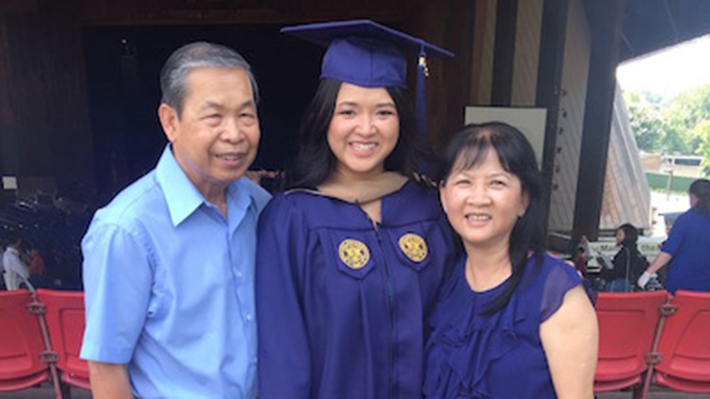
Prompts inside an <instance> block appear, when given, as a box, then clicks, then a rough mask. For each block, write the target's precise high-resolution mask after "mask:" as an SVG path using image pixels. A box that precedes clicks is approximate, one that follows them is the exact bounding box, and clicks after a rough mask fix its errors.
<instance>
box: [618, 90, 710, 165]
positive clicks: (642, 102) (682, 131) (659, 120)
mask: <svg viewBox="0 0 710 399" xmlns="http://www.w3.org/2000/svg"><path fill="white" fill-rule="evenodd" d="M624 100H625V102H626V107H627V109H628V112H629V122H630V124H631V128H632V130H633V131H634V135H635V136H636V143H637V145H638V147H639V149H640V150H642V151H646V152H661V153H664V154H680V155H695V154H698V155H702V156H703V166H704V168H705V171H706V174H707V173H709V172H710V84H707V85H705V86H701V87H699V88H696V89H693V90H690V91H686V92H683V93H680V94H679V95H677V96H675V97H674V98H671V99H664V98H662V97H660V96H658V95H654V94H652V93H648V92H628V93H624Z"/></svg>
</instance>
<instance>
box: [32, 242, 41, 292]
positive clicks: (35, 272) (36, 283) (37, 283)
mask: <svg viewBox="0 0 710 399" xmlns="http://www.w3.org/2000/svg"><path fill="white" fill-rule="evenodd" d="M28 257H29V272H30V283H32V286H33V287H35V288H40V287H42V286H43V285H44V257H42V254H41V253H40V251H39V249H38V248H37V247H35V246H33V247H32V249H30V250H29V251H28Z"/></svg>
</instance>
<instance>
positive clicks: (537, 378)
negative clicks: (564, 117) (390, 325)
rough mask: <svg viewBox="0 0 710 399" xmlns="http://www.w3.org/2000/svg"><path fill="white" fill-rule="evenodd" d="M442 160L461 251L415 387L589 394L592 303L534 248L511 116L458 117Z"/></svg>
mask: <svg viewBox="0 0 710 399" xmlns="http://www.w3.org/2000/svg"><path fill="white" fill-rule="evenodd" d="M442 162H443V164H442V167H441V172H440V180H439V181H440V188H439V192H440V196H441V202H442V205H443V207H444V211H445V212H446V214H447V217H448V219H449V222H450V223H451V225H452V227H453V228H454V230H455V231H456V232H457V233H458V234H459V236H461V239H462V240H463V245H464V248H465V254H464V255H463V256H462V257H461V258H460V259H459V260H458V261H457V262H456V269H455V271H454V273H453V277H452V278H451V280H450V281H448V282H447V283H446V285H444V287H443V288H442V292H441V295H440V298H439V303H438V306H437V308H436V311H435V312H434V314H433V316H432V317H431V319H430V324H431V328H432V329H433V331H432V334H431V337H430V339H429V342H428V343H427V346H426V378H425V383H424V393H425V395H426V397H427V398H430V399H444V398H463V397H466V398H471V397H474V398H479V397H481V398H483V397H485V398H516V399H525V398H530V399H546V398H556V397H560V398H577V399H591V398H593V397H594V392H593V391H594V372H595V368H596V361H597V348H598V328H597V321H596V314H595V311H594V307H593V306H592V302H591V301H590V298H589V296H588V293H587V291H585V289H584V288H583V279H582V277H581V276H580V275H579V274H578V273H577V270H575V268H573V267H572V266H570V265H569V264H567V263H565V262H563V261H561V260H559V259H556V258H553V257H552V256H550V255H547V254H546V253H545V252H544V251H543V248H542V240H543V238H544V235H543V234H542V233H541V218H542V215H543V211H542V198H543V192H542V176H541V173H540V172H539V170H538V166H537V161H536V160H535V153H534V151H533V149H532V146H531V145H530V143H529V142H528V141H527V139H526V138H525V136H524V135H523V134H522V133H521V132H520V131H519V130H517V129H515V128H514V127H512V126H510V125H507V124H504V123H500V122H492V123H485V124H482V125H469V126H466V127H465V128H464V129H463V130H462V131H460V132H459V133H457V134H456V135H455V136H454V138H453V139H452V140H451V142H450V143H449V145H448V147H447V149H446V152H445V153H444V156H443V160H442Z"/></svg>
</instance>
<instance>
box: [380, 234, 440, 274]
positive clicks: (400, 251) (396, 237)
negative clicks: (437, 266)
mask: <svg viewBox="0 0 710 399" xmlns="http://www.w3.org/2000/svg"><path fill="white" fill-rule="evenodd" d="M429 230H430V228H426V227H425V224H423V223H419V224H413V225H408V226H403V227H396V228H388V229H387V231H386V232H385V234H386V235H387V238H388V241H389V242H390V243H391V245H392V246H393V247H394V252H395V253H396V254H397V258H398V259H399V260H400V261H401V262H402V264H404V265H405V266H407V267H409V268H410V269H412V270H414V271H416V272H420V271H422V270H424V269H426V268H427V267H428V266H429V265H430V264H431V263H432V258H433V257H434V256H433V255H434V254H432V253H431V251H432V243H431V239H430V236H431V232H430V231H429Z"/></svg>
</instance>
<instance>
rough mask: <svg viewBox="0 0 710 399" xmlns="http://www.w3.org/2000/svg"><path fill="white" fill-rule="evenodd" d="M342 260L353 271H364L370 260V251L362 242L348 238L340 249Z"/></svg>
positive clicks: (341, 244)
mask: <svg viewBox="0 0 710 399" xmlns="http://www.w3.org/2000/svg"><path fill="white" fill-rule="evenodd" d="M338 253H339V254H340V260H342V261H343V263H345V264H346V265H347V266H348V267H349V268H351V269H355V270H357V269H362V268H363V267H365V265H366V264H367V262H368V261H369V260H370V250H369V249H367V245H365V244H364V243H363V242H362V241H358V240H355V239H352V238H347V239H345V240H343V242H341V243H340V246H339V247H338Z"/></svg>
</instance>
